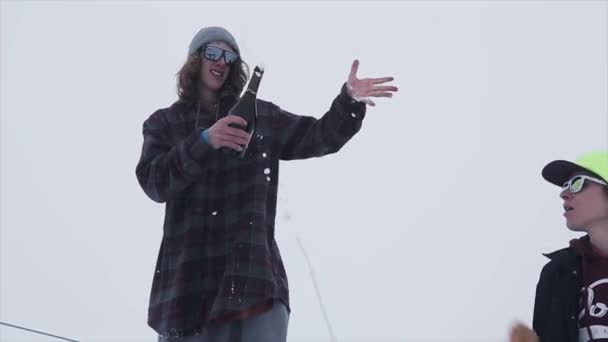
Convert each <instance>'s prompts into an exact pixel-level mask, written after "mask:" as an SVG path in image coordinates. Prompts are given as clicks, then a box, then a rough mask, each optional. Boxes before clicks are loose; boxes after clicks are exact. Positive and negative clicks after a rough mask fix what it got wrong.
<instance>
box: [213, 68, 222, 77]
mask: <svg viewBox="0 0 608 342" xmlns="http://www.w3.org/2000/svg"><path fill="white" fill-rule="evenodd" d="M211 74H212V75H213V76H216V77H220V78H221V77H223V76H224V73H223V72H221V71H219V70H215V69H211Z"/></svg>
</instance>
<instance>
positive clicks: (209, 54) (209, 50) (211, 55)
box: [201, 45, 240, 65]
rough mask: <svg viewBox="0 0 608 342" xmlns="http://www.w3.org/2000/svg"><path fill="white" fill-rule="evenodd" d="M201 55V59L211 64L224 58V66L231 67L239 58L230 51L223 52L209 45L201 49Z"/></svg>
mask: <svg viewBox="0 0 608 342" xmlns="http://www.w3.org/2000/svg"><path fill="white" fill-rule="evenodd" d="M201 54H202V55H203V57H205V59H208V60H210V61H213V62H217V61H219V60H220V58H222V57H224V62H226V65H232V64H234V63H236V62H237V61H238V60H239V58H240V57H239V55H237V54H236V53H234V52H232V51H229V50H224V49H222V48H220V47H217V46H211V45H207V46H203V48H202V49H201Z"/></svg>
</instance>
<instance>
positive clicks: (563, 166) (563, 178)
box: [542, 151, 608, 186]
mask: <svg viewBox="0 0 608 342" xmlns="http://www.w3.org/2000/svg"><path fill="white" fill-rule="evenodd" d="M575 172H584V173H590V174H592V175H594V176H595V177H598V178H600V179H602V180H604V181H605V182H608V151H593V152H589V153H585V154H583V155H581V156H580V157H578V158H576V161H574V163H573V162H570V161H567V160H554V161H552V162H550V163H549V164H547V165H546V166H545V167H544V168H543V171H542V175H543V178H544V179H546V180H547V181H548V182H549V183H552V184H555V185H557V186H562V185H563V184H564V183H566V182H567V181H568V180H569V179H570V177H572V175H573V174H574V173H575Z"/></svg>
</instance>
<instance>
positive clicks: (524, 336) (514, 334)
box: [509, 323, 539, 342]
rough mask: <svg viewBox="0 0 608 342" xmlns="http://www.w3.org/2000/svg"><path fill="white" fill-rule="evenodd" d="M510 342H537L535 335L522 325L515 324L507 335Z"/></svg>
mask: <svg viewBox="0 0 608 342" xmlns="http://www.w3.org/2000/svg"><path fill="white" fill-rule="evenodd" d="M509 341H510V342H539V339H538V336H537V335H536V333H535V332H534V331H533V330H532V329H530V328H529V327H527V326H526V325H524V324H522V323H516V324H515V325H513V326H512V327H511V333H510V334H509Z"/></svg>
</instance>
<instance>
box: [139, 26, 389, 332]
mask: <svg viewBox="0 0 608 342" xmlns="http://www.w3.org/2000/svg"><path fill="white" fill-rule="evenodd" d="M357 68H358V61H354V62H353V65H352V68H351V73H350V75H349V77H348V80H347V82H346V83H345V84H344V85H343V86H342V89H341V91H340V93H339V95H338V96H337V97H336V98H335V99H334V100H333V102H332V104H331V106H330V108H329V110H328V111H327V112H326V113H325V114H324V115H323V116H322V117H321V118H320V119H316V118H314V117H311V116H300V115H295V114H292V113H289V112H287V111H285V110H283V109H281V108H280V107H278V106H277V105H275V104H273V103H270V102H267V101H263V100H260V99H258V100H257V112H258V116H257V122H256V130H255V132H254V133H253V136H249V134H248V133H247V132H245V131H244V130H241V129H238V128H236V127H234V126H233V124H237V125H243V126H244V125H246V121H245V120H243V119H242V118H240V117H238V116H234V115H227V112H228V110H229V109H230V108H231V106H232V105H233V104H234V103H235V101H236V100H237V98H238V95H239V94H240V92H241V90H242V89H243V87H244V85H245V83H246V80H247V79H248V72H247V67H246V65H245V64H244V62H243V61H242V60H241V58H240V56H239V47H238V44H237V43H236V41H235V39H234V37H233V36H232V35H231V34H230V33H229V32H228V31H227V30H226V29H224V28H221V27H206V28H203V29H201V30H200V31H199V32H198V33H197V34H196V36H195V37H194V38H193V40H192V43H191V44H190V47H189V51H188V58H187V61H186V62H185V64H184V66H183V67H182V68H181V70H180V72H179V74H178V95H179V100H178V101H176V102H175V103H174V104H172V105H171V106H170V107H168V108H163V109H159V110H157V111H156V112H154V113H153V114H152V115H150V117H149V118H148V119H147V120H146V121H145V122H144V124H143V148H142V153H141V157H140V160H139V163H138V164H137V168H136V175H137V179H138V181H139V184H140V185H141V187H142V189H143V190H144V192H145V193H146V194H147V195H148V196H149V197H150V198H151V199H152V200H154V201H156V202H159V203H165V220H164V225H163V238H162V242H161V245H160V250H159V253H158V258H157V262H156V269H155V273H154V278H153V283H152V291H151V296H150V303H149V313H148V324H149V325H150V327H152V328H153V329H154V330H155V331H156V332H157V333H158V334H159V341H180V342H206V341H218V342H221V341H264V342H275V341H281V342H284V341H285V340H286V336H287V326H288V318H289V312H290V310H291V309H290V306H289V293H288V282H287V276H286V273H285V269H284V267H283V263H282V260H281V255H280V253H279V249H278V247H277V244H276V242H275V239H274V229H275V227H274V222H275V214H276V205H277V186H278V176H279V160H294V159H305V158H311V157H320V156H323V155H327V154H330V153H335V152H337V151H338V150H340V148H341V147H342V146H344V144H346V143H347V142H348V141H349V140H350V139H351V138H352V137H353V135H354V134H356V133H357V132H358V131H359V130H360V128H361V124H362V120H363V118H364V116H365V113H366V104H369V105H374V103H373V102H372V101H371V99H370V98H371V97H392V95H393V93H394V92H396V91H397V88H396V87H394V86H390V85H382V84H383V83H386V82H389V81H392V77H384V78H376V79H359V78H357V77H356V72H357ZM245 145H248V147H247V149H246V151H245V154H244V155H243V157H242V158H235V157H232V156H229V155H226V154H224V153H221V152H220V151H221V149H223V148H224V149H225V148H229V149H234V150H237V151H242V150H243V147H244V146H245Z"/></svg>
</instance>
